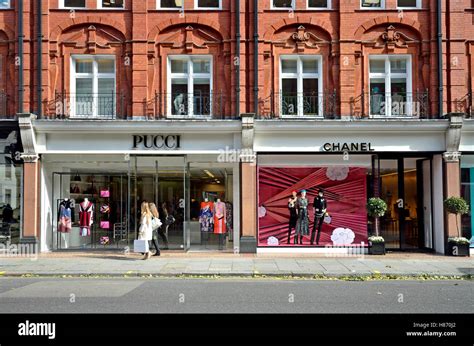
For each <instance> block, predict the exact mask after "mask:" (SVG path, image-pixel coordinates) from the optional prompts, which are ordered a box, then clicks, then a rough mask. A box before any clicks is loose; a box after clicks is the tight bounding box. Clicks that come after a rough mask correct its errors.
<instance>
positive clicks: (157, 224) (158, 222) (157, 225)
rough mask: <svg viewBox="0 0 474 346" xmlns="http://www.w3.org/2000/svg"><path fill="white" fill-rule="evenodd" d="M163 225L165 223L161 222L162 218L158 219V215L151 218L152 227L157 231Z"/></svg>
mask: <svg viewBox="0 0 474 346" xmlns="http://www.w3.org/2000/svg"><path fill="white" fill-rule="evenodd" d="M161 225H163V223H162V222H161V220H160V219H158V218H157V217H154V218H152V219H151V228H152V229H153V230H154V231H156V230H157V229H158V228H160V227H161Z"/></svg>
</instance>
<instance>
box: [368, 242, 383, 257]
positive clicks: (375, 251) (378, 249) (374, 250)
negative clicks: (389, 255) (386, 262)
mask: <svg viewBox="0 0 474 346" xmlns="http://www.w3.org/2000/svg"><path fill="white" fill-rule="evenodd" d="M369 254H371V255H385V243H371V244H370V248H369Z"/></svg>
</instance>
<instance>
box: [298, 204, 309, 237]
mask: <svg viewBox="0 0 474 346" xmlns="http://www.w3.org/2000/svg"><path fill="white" fill-rule="evenodd" d="M308 205H309V201H308V199H307V198H301V197H300V198H298V201H297V202H296V207H297V208H298V220H297V222H296V234H297V235H300V236H305V235H309V214H308Z"/></svg>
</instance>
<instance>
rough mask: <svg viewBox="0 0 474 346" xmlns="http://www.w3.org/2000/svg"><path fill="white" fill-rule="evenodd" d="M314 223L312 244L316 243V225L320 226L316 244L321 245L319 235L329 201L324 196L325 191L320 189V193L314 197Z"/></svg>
mask: <svg viewBox="0 0 474 346" xmlns="http://www.w3.org/2000/svg"><path fill="white" fill-rule="evenodd" d="M313 207H314V224H313V231H312V232H311V245H313V244H314V236H315V234H316V227H318V230H317V232H318V235H317V237H316V245H319V237H320V236H321V229H322V227H323V221H324V216H325V215H326V211H327V201H326V198H324V191H323V190H319V192H318V195H317V196H316V197H315V198H314V202H313Z"/></svg>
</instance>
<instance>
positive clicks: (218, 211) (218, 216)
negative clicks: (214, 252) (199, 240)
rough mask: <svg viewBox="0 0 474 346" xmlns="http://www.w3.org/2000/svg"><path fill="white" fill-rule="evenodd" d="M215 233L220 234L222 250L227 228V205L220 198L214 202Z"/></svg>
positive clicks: (220, 247) (220, 248)
mask: <svg viewBox="0 0 474 346" xmlns="http://www.w3.org/2000/svg"><path fill="white" fill-rule="evenodd" d="M214 233H215V234H219V250H222V248H223V246H224V244H223V243H224V239H225V234H226V233H227V229H226V205H225V203H224V202H222V201H221V200H220V199H218V200H217V202H216V203H215V204H214Z"/></svg>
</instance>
